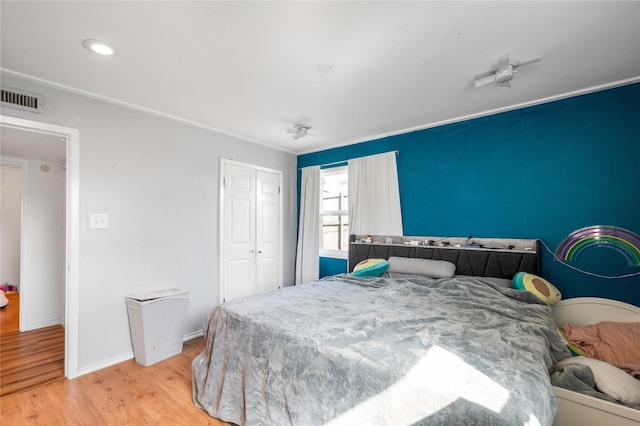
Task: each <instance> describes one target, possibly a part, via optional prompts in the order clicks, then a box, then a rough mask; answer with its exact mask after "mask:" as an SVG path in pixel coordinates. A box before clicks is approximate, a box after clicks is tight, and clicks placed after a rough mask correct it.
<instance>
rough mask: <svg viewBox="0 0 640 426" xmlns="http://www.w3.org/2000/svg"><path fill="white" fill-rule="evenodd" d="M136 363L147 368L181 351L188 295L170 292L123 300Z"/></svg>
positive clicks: (140, 295) (129, 297) (163, 291)
mask: <svg viewBox="0 0 640 426" xmlns="http://www.w3.org/2000/svg"><path fill="white" fill-rule="evenodd" d="M125 301H126V303H127V313H128V314H129V328H130V329H131V340H132V342H133V353H134V356H135V359H136V362H137V363H139V364H141V365H144V366H149V365H152V364H155V363H156V362H159V361H162V360H165V359H167V358H170V357H172V356H174V355H178V354H179V353H181V352H182V343H183V341H184V334H185V328H186V324H187V311H188V308H189V292H187V291H183V290H178V289H170V290H161V291H153V292H148V293H140V294H134V295H131V296H127V297H126V298H125Z"/></svg>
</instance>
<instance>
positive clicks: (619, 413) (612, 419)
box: [552, 297, 640, 426]
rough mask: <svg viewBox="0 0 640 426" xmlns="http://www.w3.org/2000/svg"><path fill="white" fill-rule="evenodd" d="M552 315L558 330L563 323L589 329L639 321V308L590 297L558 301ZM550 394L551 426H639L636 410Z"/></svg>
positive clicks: (574, 394) (566, 392) (556, 390)
mask: <svg viewBox="0 0 640 426" xmlns="http://www.w3.org/2000/svg"><path fill="white" fill-rule="evenodd" d="M552 311H553V317H554V319H555V321H556V323H557V324H558V326H561V325H562V324H564V323H566V322H571V323H574V324H579V325H589V324H596V323H599V322H601V321H614V322H637V321H640V308H638V307H637V306H633V305H629V304H627V303H623V302H619V301H615V300H609V299H602V298H594V297H578V298H573V299H567V300H562V301H560V302H559V303H557V304H555V305H553V307H552ZM553 390H554V393H555V395H556V399H557V401H558V414H557V415H556V418H555V421H554V423H553V424H554V425H555V426H565V425H576V424H577V425H581V426H589V425H593V426H601V425H635V426H638V425H640V411H638V410H634V409H632V408H628V407H625V406H623V405H619V404H615V403H612V402H608V401H603V400H601V399H597V398H594V397H591V396H587V395H583V394H581V393H578V392H573V391H571V390H567V389H563V388H560V387H557V386H554V387H553Z"/></svg>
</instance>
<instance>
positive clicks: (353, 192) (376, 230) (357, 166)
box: [348, 151, 403, 235]
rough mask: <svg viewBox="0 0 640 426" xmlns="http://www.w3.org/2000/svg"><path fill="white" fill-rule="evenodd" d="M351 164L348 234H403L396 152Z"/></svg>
mask: <svg viewBox="0 0 640 426" xmlns="http://www.w3.org/2000/svg"><path fill="white" fill-rule="evenodd" d="M348 164H349V233H350V234H357V235H403V233H402V211H401V208H400V189H399V185H398V168H397V165H396V153H395V151H392V152H387V153H385V154H378V155H371V156H368V157H362V158H355V159H353V160H349V162H348Z"/></svg>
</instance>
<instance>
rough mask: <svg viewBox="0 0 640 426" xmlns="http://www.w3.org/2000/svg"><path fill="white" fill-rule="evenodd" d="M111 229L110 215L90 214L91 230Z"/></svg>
mask: <svg viewBox="0 0 640 426" xmlns="http://www.w3.org/2000/svg"><path fill="white" fill-rule="evenodd" d="M108 227H109V215H108V214H107V213H89V228H91V229H107V228H108Z"/></svg>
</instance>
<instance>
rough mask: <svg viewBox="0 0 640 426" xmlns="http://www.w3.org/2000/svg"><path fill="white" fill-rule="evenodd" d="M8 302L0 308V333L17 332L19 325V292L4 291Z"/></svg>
mask: <svg viewBox="0 0 640 426" xmlns="http://www.w3.org/2000/svg"><path fill="white" fill-rule="evenodd" d="M6 297H7V299H9V303H8V304H7V306H5V307H4V308H2V309H0V334H5V333H12V332H17V331H18V330H19V327H20V293H6Z"/></svg>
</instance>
